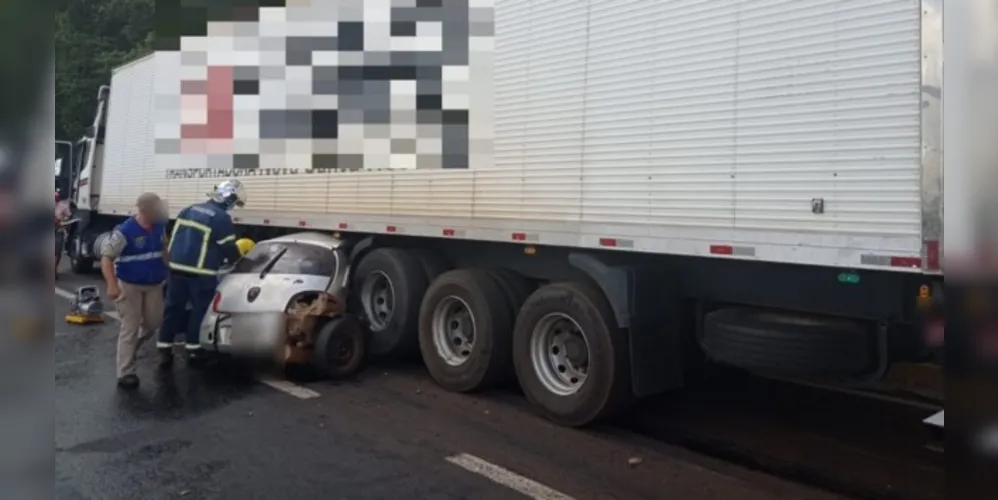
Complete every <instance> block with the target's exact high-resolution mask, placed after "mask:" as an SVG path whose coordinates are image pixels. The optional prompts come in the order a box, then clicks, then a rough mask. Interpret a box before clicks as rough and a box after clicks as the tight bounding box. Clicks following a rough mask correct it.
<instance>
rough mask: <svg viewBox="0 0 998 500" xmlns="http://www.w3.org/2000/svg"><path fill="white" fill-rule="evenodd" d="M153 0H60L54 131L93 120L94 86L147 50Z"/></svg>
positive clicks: (70, 134) (69, 132) (65, 134)
mask: <svg viewBox="0 0 998 500" xmlns="http://www.w3.org/2000/svg"><path fill="white" fill-rule="evenodd" d="M155 23H156V4H155V0H65V1H63V2H61V3H60V4H59V5H58V6H57V11H56V15H55V26H54V28H55V65H56V81H55V94H56V95H55V104H56V111H55V113H56V137H57V138H60V139H69V140H73V139H75V138H77V137H79V136H80V134H82V133H83V131H84V130H85V128H86V127H87V126H88V125H90V123H91V122H92V121H93V116H94V111H95V108H94V105H95V104H96V97H97V89H98V88H99V87H100V86H101V85H106V84H108V83H110V81H111V72H112V70H113V69H114V68H116V67H118V66H120V65H122V64H124V63H126V62H128V61H130V60H133V59H136V58H138V57H141V56H142V55H144V54H146V53H148V52H150V51H152V49H153V44H154V42H155V26H156V24H155Z"/></svg>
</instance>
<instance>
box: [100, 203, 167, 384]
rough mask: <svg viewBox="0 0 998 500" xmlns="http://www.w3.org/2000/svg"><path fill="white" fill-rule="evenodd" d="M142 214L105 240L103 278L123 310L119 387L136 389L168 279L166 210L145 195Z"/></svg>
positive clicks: (158, 321)
mask: <svg viewBox="0 0 998 500" xmlns="http://www.w3.org/2000/svg"><path fill="white" fill-rule="evenodd" d="M136 206H137V208H138V213H137V214H136V215H135V216H134V217H130V218H128V220H126V221H125V222H122V223H121V224H119V225H118V227H116V228H114V230H113V231H111V234H110V235H109V236H108V237H107V238H106V239H104V242H103V244H102V245H101V248H100V255H101V274H103V275H104V280H105V281H106V282H107V294H108V297H110V298H111V299H112V300H114V302H115V304H116V305H117V308H118V315H119V316H121V329H120V330H119V331H118V385H119V386H121V387H123V388H125V389H133V388H135V387H138V385H139V377H138V376H137V375H136V374H135V353H136V351H137V350H138V348H139V346H140V345H141V344H142V342H144V341H145V340H146V339H148V338H149V337H152V334H153V332H155V331H156V329H157V328H159V326H160V324H161V323H162V320H163V284H164V283H165V282H166V278H167V274H168V271H167V266H166V263H167V259H168V256H167V253H166V251H165V249H166V245H167V237H166V210H165V209H164V207H163V202H162V201H161V200H160V198H159V196H157V195H156V194H154V193H145V194H143V195H142V196H139V199H138V202H137V203H136Z"/></svg>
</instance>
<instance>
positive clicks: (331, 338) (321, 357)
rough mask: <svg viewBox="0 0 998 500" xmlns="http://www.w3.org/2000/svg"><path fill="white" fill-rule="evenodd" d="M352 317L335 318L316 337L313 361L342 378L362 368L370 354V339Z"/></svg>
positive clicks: (325, 372)
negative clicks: (368, 351)
mask: <svg viewBox="0 0 998 500" xmlns="http://www.w3.org/2000/svg"><path fill="white" fill-rule="evenodd" d="M365 337H366V336H365V335H364V329H363V328H362V327H361V325H360V322H359V321H357V319H356V318H354V317H352V316H341V317H338V318H333V319H331V320H330V321H329V322H327V323H326V324H325V325H323V326H322V328H320V329H319V333H318V335H316V337H315V350H314V352H313V363H314V364H315V367H316V368H318V369H319V370H320V371H321V372H322V373H323V374H324V375H326V376H327V377H330V378H333V379H338V378H343V377H349V376H351V375H355V374H356V373H357V372H359V371H360V369H361V367H362V366H363V363H364V357H365V356H366V354H367V339H366V338H365Z"/></svg>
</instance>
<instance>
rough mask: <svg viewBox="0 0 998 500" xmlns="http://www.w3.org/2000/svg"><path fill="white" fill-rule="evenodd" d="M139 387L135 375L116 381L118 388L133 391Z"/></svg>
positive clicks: (137, 378)
mask: <svg viewBox="0 0 998 500" xmlns="http://www.w3.org/2000/svg"><path fill="white" fill-rule="evenodd" d="M138 386H139V377H138V376H137V375H135V374H129V375H124V376H122V377H121V378H119V379H118V387H121V388H122V389H135V388H136V387H138Z"/></svg>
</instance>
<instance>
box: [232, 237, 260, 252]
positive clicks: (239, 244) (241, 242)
mask: <svg viewBox="0 0 998 500" xmlns="http://www.w3.org/2000/svg"><path fill="white" fill-rule="evenodd" d="M255 246H256V242H254V241H253V240H251V239H249V238H239V239H238V240H236V248H238V249H239V254H240V255H246V254H248V253H249V252H250V250H253V247H255Z"/></svg>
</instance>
